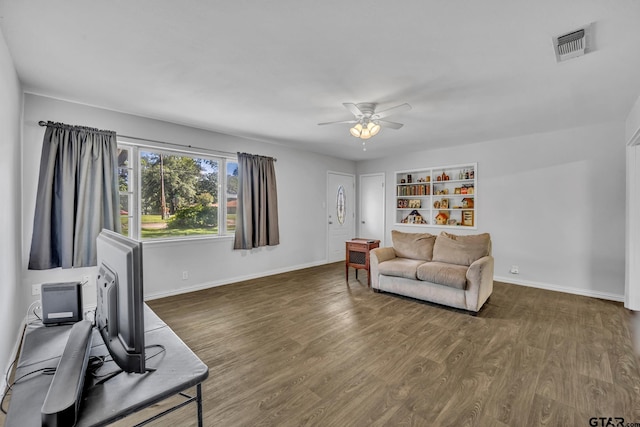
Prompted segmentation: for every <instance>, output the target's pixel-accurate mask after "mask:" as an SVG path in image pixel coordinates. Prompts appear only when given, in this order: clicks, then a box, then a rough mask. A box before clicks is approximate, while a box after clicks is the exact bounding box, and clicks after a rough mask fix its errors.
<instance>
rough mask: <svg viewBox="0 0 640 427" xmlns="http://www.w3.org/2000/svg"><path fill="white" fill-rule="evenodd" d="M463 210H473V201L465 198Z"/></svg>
mask: <svg viewBox="0 0 640 427" xmlns="http://www.w3.org/2000/svg"><path fill="white" fill-rule="evenodd" d="M462 208H463V209H472V208H473V199H472V198H470V197H465V198H464V199H462Z"/></svg>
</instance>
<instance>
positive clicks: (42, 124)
mask: <svg viewBox="0 0 640 427" xmlns="http://www.w3.org/2000/svg"><path fill="white" fill-rule="evenodd" d="M38 125H40V126H47V122H45V121H44V120H40V121H39V122H38ZM116 135H117V136H121V137H123V138H127V139H135V140H136V141H147V142H154V143H156V144H164V145H173V146H175V147H186V148H195V149H197V150H204V151H209V152H211V153H215V154H223V155H226V156H231V157H235V156H237V154H238V153H232V152H230V151H222V150H213V149H211V148H203V147H196V146H193V145H185V144H176V143H175V142H166V141H158V140H157V139H149V138H138V137H136V136H127V135H120V134H119V133H117V132H116ZM273 161H274V162H277V161H278V159H276V158H275V157H274V158H273Z"/></svg>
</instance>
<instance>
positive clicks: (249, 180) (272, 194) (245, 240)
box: [233, 153, 280, 249]
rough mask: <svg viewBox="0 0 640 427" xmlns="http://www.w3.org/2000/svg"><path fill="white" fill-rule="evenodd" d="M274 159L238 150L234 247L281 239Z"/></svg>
mask: <svg viewBox="0 0 640 427" xmlns="http://www.w3.org/2000/svg"><path fill="white" fill-rule="evenodd" d="M274 162H275V160H274V159H273V158H271V157H264V156H256V155H252V154H246V153H238V207H237V211H236V236H235V237H236V238H235V242H234V246H233V247H234V249H251V248H257V247H259V246H273V245H278V244H279V243H280V230H279V227H278V194H277V189H276V171H275V167H274Z"/></svg>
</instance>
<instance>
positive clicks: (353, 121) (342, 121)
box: [318, 120, 358, 126]
mask: <svg viewBox="0 0 640 427" xmlns="http://www.w3.org/2000/svg"><path fill="white" fill-rule="evenodd" d="M338 123H358V121H357V120H341V121H338V122H324V123H318V126H323V125H335V124H338Z"/></svg>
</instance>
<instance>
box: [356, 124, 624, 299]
mask: <svg viewBox="0 0 640 427" xmlns="http://www.w3.org/2000/svg"><path fill="white" fill-rule="evenodd" d="M624 141H625V125H624V123H623V122H619V123H618V122H616V123H607V124H598V125H593V126H589V127H583V128H577V129H567V130H562V131H557V132H550V133H542V134H535V135H524V136H520V137H516V138H510V139H504V140H497V141H489V142H485V143H480V144H472V145H467V146H461V147H452V148H449V149H440V150H425V151H421V152H412V153H407V154H403V155H398V156H395V157H393V158H385V159H378V160H371V161H363V162H359V163H358V174H364V173H373V172H381V171H384V172H386V179H387V183H388V184H387V193H386V196H387V201H388V203H387V212H386V217H387V222H386V233H387V241H388V242H391V240H390V237H389V236H390V230H391V229H400V230H405V231H427V232H431V233H433V234H437V233H439V232H440V230H439V229H437V228H425V227H418V228H416V227H415V226H400V225H395V224H394V219H395V215H394V212H393V207H394V206H395V203H394V201H395V194H394V191H395V188H394V185H393V183H394V182H395V180H394V179H395V178H394V171H398V170H406V169H411V168H422V167H431V166H443V165H447V164H458V163H466V162H478V189H477V200H476V208H477V217H476V221H477V225H478V230H477V231H475V230H474V231H473V232H478V233H481V232H488V233H491V236H492V243H493V255H494V257H495V277H496V280H503V281H510V282H512V283H521V284H529V285H534V286H538V287H545V288H550V289H557V290H562V291H566V292H571V293H578V294H583V295H590V296H596V297H602V298H607V299H614V300H620V301H621V300H622V299H623V296H624V269H625V265H624V264H625V250H624V249H625V245H624V241H625V213H624V211H625V208H624V206H625V172H624V170H625V144H624ZM425 145H427V144H426V143H425ZM469 233H471V231H469ZM511 265H518V266H519V267H520V274H519V275H512V274H510V273H509V269H510V267H511Z"/></svg>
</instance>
